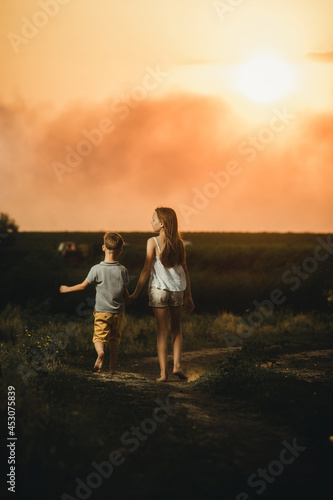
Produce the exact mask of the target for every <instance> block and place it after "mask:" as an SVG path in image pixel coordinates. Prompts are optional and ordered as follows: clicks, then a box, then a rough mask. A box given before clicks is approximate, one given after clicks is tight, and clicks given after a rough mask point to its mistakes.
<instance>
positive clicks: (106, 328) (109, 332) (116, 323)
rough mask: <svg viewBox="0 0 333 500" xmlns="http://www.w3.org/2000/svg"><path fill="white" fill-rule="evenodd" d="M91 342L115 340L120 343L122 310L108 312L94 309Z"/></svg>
mask: <svg viewBox="0 0 333 500" xmlns="http://www.w3.org/2000/svg"><path fill="white" fill-rule="evenodd" d="M94 316H95V322H94V336H93V342H104V343H109V342H116V343H117V344H120V339H121V330H122V324H123V321H124V316H125V314H124V312H121V313H108V312H105V313H104V312H97V311H94Z"/></svg>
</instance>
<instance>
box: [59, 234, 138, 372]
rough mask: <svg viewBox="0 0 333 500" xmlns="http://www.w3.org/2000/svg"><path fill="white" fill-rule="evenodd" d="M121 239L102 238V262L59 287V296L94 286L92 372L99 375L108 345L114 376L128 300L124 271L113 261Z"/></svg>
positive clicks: (122, 241) (108, 236) (106, 235)
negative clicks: (82, 276) (76, 282)
mask: <svg viewBox="0 0 333 500" xmlns="http://www.w3.org/2000/svg"><path fill="white" fill-rule="evenodd" d="M123 245H124V240H123V239H122V237H121V236H120V234H118V233H110V232H107V233H105V235H104V245H103V246H102V248H103V252H105V259H104V261H102V262H101V263H100V264H97V265H95V266H93V267H92V268H91V269H90V271H89V273H88V276H87V278H86V279H85V280H84V281H83V282H82V283H80V284H79V285H75V286H66V285H61V287H60V293H68V292H76V291H79V290H84V289H85V288H86V287H87V286H88V285H89V284H90V283H95V284H96V301H95V310H94V316H95V321H94V336H93V342H94V345H95V349H96V352H97V359H96V363H95V366H94V370H95V371H96V372H97V373H100V372H101V370H102V366H103V361H104V344H106V343H109V345H110V372H111V374H112V375H113V374H114V373H116V366H117V359H118V351H119V343H120V338H121V329H122V323H123V319H124V309H125V303H127V301H128V291H127V286H128V284H129V278H128V273H127V269H126V268H125V267H124V266H122V265H120V264H119V262H118V261H117V258H118V257H119V255H120V254H121V252H122V249H123Z"/></svg>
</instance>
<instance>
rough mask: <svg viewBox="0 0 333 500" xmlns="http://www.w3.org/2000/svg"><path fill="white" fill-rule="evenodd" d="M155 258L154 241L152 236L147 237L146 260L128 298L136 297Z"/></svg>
mask: <svg viewBox="0 0 333 500" xmlns="http://www.w3.org/2000/svg"><path fill="white" fill-rule="evenodd" d="M154 258H155V243H154V240H153V238H149V240H148V241H147V253H146V260H145V263H144V266H143V268H142V271H141V274H140V276H139V280H138V282H137V285H136V288H135V290H134V292H133V293H132V295H130V296H129V298H130V300H131V299H132V300H133V299H136V298H137V297H138V295H139V293H140V292H141V289H142V287H143V285H144V284H145V283H146V280H147V278H148V276H149V274H150V271H151V268H152V266H153V262H154Z"/></svg>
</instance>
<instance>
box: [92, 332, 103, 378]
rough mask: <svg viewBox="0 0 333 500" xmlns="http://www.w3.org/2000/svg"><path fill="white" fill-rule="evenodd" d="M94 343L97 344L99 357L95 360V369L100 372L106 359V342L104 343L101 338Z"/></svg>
mask: <svg viewBox="0 0 333 500" xmlns="http://www.w3.org/2000/svg"><path fill="white" fill-rule="evenodd" d="M94 344H95V349H96V352H97V359H96V362H95V366H94V370H95V372H97V373H99V372H100V371H101V370H102V366H103V361H104V344H103V342H100V341H99V340H96V342H94Z"/></svg>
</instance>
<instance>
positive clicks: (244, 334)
mask: <svg viewBox="0 0 333 500" xmlns="http://www.w3.org/2000/svg"><path fill="white" fill-rule="evenodd" d="M123 236H124V240H125V242H126V245H125V248H124V251H123V254H122V255H121V257H120V261H121V263H122V264H123V265H125V266H126V267H127V268H128V271H129V274H130V277H131V283H130V286H129V291H130V292H131V291H132V290H133V289H134V287H135V283H136V280H137V278H138V275H139V273H140V269H141V267H142V265H143V262H144V256H145V244H146V240H147V238H148V237H150V236H151V235H150V234H145V233H124V234H123ZM183 236H184V239H185V240H186V242H187V244H186V252H187V261H188V267H189V272H190V277H191V283H192V291H193V298H194V302H195V306H196V307H195V311H194V313H192V314H191V315H184V321H183V335H184V354H183V360H184V370H185V371H186V373H187V375H188V377H189V382H187V383H186V382H185V383H184V382H180V381H177V380H176V379H173V378H170V380H169V382H168V383H167V384H157V383H156V382H155V378H156V376H158V375H159V372H158V361H157V358H156V346H155V343H156V327H155V324H154V318H153V316H152V313H151V310H150V309H149V308H148V306H147V292H146V288H145V289H144V290H143V291H142V293H141V296H140V297H139V299H138V300H137V301H136V302H135V304H133V305H132V306H130V307H128V308H127V312H126V317H127V319H126V325H125V328H124V332H123V340H122V343H121V346H120V347H121V349H120V354H119V373H118V375H116V376H115V377H110V374H109V373H108V372H107V371H105V372H103V373H102V374H95V373H93V372H92V367H93V364H94V359H95V355H94V351H93V347H92V343H91V337H92V328H93V323H92V311H93V305H94V290H93V288H88V289H87V290H86V291H85V292H78V293H75V294H68V295H60V294H59V292H58V290H59V286H60V285H61V284H68V285H71V284H75V283H79V282H81V281H83V279H84V278H85V277H86V275H87V273H88V271H89V269H90V267H91V266H92V265H93V264H95V263H96V262H99V261H100V260H102V259H103V255H102V252H101V243H102V233H18V234H17V235H15V236H13V235H9V236H8V237H7V238H2V239H1V240H0V241H1V243H0V259H1V260H0V308H1V314H0V335H1V358H0V363H1V378H0V381H1V393H2V394H1V405H2V410H3V412H4V413H5V414H7V411H8V410H7V392H8V389H7V388H8V387H14V388H15V391H14V392H15V410H16V412H15V418H16V420H15V423H16V428H15V436H16V437H17V441H16V448H15V452H16V455H15V460H16V462H15V477H16V492H17V493H16V496H15V497H14V498H34V499H36V500H38V499H46V498H47V499H49V500H53V499H62V500H70V499H73V498H76V499H81V498H91V499H92V500H93V499H107V498H119V499H121V500H123V499H126V500H127V499H136V500H141V499H142V500H146V499H148V500H153V499H154V500H155V499H156V500H162V499H163V500H164V499H168V498H174V499H184V500H187V499H201V498H205V499H206V498H207V499H227V500H229V499H230V500H234V499H237V500H249V499H259V498H265V499H266V498H267V499H276V500H278V499H279V500H280V499H282V498H283V499H295V498H302V499H305V498H311V499H313V498H318V499H321V498H325V494H326V493H324V492H325V491H326V488H327V487H328V485H329V484H330V474H331V469H332V458H333V423H332V422H333V403H332V389H333V377H332V373H333V370H332V360H333V338H332V336H333V315H332V303H333V302H332V298H333V297H332V290H333V247H332V242H331V239H330V235H319V234H291V233H290V234H289V233H288V234H272V233H258V234H251V233H248V234H247V233H189V234H184V235H183ZM65 241H73V242H75V244H76V246H77V248H79V245H85V248H88V247H89V252H88V253H87V254H84V252H81V253H80V252H76V253H75V254H72V255H69V256H68V255H67V256H62V255H60V253H59V252H58V251H57V248H58V245H59V244H60V243H61V242H65ZM80 248H81V249H83V248H84V247H82V246H81V247H80ZM170 363H171V357H170ZM11 392H13V390H11ZM12 397H13V396H11V398H12ZM11 400H12V399H11ZM11 408H13V405H11ZM157 408H159V409H157ZM11 415H12V413H11ZM11 422H13V420H11ZM4 432H5V435H7V433H8V430H7V428H6V429H4ZM9 450H10V449H9V448H7V449H6V447H3V448H2V450H1V451H2V452H3V451H4V453H3V457H4V467H3V468H2V470H6V471H7V472H6V474H7V473H8V472H9V467H10V465H9V464H8V456H9V453H10V452H9ZM8 486H9V485H8V484H7V485H6V484H5V481H3V482H2V484H1V487H2V488H3V489H4V491H5V490H6V489H7V488H8ZM7 493H8V491H7Z"/></svg>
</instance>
